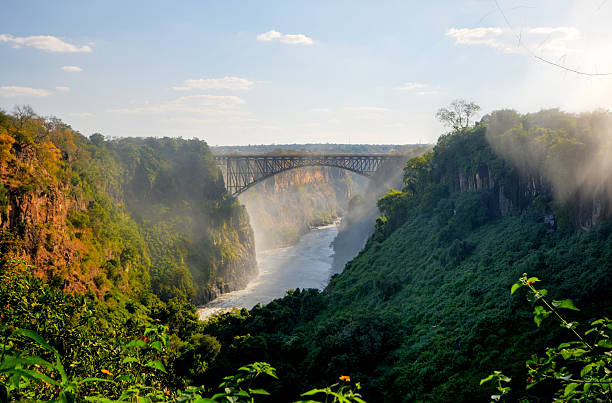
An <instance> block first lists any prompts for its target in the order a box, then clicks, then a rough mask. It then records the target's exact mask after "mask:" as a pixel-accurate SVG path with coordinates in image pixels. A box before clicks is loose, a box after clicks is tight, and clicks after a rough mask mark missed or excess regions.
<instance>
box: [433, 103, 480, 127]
mask: <svg viewBox="0 0 612 403" xmlns="http://www.w3.org/2000/svg"><path fill="white" fill-rule="evenodd" d="M479 110H480V106H478V105H476V104H475V103H474V102H469V103H468V102H466V101H465V99H456V100H454V101H453V102H451V104H450V106H449V107H447V108H440V109H438V112H436V118H438V120H439V121H440V122H442V123H443V124H444V126H447V127H450V128H452V129H453V130H460V129H465V128H466V127H469V126H470V118H472V117H473V116H474V115H476V113H477V112H478V111H479Z"/></svg>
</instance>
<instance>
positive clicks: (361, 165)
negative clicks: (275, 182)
mask: <svg viewBox="0 0 612 403" xmlns="http://www.w3.org/2000/svg"><path fill="white" fill-rule="evenodd" d="M406 159H407V157H406V156H403V155H385V154H374V155H363V154H326V155H315V154H305V155H223V156H215V160H216V161H217V164H218V165H219V166H220V167H221V170H222V172H223V179H224V181H225V187H226V189H227V190H228V192H229V193H230V194H231V195H233V196H238V195H239V194H241V193H242V192H244V191H245V190H247V189H249V188H251V187H252V186H254V185H255V184H257V183H259V182H261V181H263V180H265V179H267V178H270V177H272V176H274V175H276V174H278V173H281V172H285V171H289V170H292V169H296V168H304V167H309V166H324V167H334V168H340V169H344V170H347V171H351V172H354V173H356V174H358V175H362V176H365V177H366V178H370V179H371V178H372V176H373V175H374V173H375V172H376V171H378V170H379V169H380V167H381V166H383V165H384V164H386V163H388V162H390V161H395V162H403V161H405V160H406Z"/></svg>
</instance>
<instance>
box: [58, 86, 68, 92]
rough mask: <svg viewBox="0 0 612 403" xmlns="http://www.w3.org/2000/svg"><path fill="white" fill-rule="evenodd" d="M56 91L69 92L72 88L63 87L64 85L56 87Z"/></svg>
mask: <svg viewBox="0 0 612 403" xmlns="http://www.w3.org/2000/svg"><path fill="white" fill-rule="evenodd" d="M55 89H56V90H58V91H61V92H68V91H70V87H66V86H63V85H60V86H57V87H55Z"/></svg>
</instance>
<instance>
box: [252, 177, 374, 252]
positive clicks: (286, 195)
mask: <svg viewBox="0 0 612 403" xmlns="http://www.w3.org/2000/svg"><path fill="white" fill-rule="evenodd" d="M366 181H367V179H365V178H357V177H356V176H355V175H352V174H350V173H349V172H347V171H344V170H339V169H333V168H326V167H309V168H303V169H293V170H289V171H286V172H281V173H279V174H277V175H274V176H273V177H271V178H269V179H267V180H265V181H263V182H262V183H259V184H258V185H256V186H254V187H253V188H251V189H249V190H248V191H246V192H245V193H243V194H242V195H241V196H240V202H241V203H243V204H244V205H245V206H246V208H247V210H248V211H249V215H250V221H251V225H252V226H253V228H254V229H255V241H256V244H257V248H258V249H261V250H264V249H270V248H276V247H284V246H289V245H291V244H294V243H295V242H297V241H298V239H299V238H300V236H301V235H303V234H305V233H307V232H308V231H309V230H310V229H311V228H312V227H313V226H317V225H324V224H329V223H331V222H333V221H334V220H336V219H337V218H338V217H339V216H341V215H342V214H343V213H344V211H345V209H346V205H347V203H348V200H349V199H350V198H351V196H352V195H353V194H354V193H355V190H356V189H360V188H361V187H362V186H363V185H364V184H365V183H366Z"/></svg>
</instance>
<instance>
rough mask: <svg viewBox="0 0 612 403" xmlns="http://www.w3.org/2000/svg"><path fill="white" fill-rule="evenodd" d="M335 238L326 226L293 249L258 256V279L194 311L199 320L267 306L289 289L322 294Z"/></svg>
mask: <svg viewBox="0 0 612 403" xmlns="http://www.w3.org/2000/svg"><path fill="white" fill-rule="evenodd" d="M337 234H338V227H337V226H336V225H327V226H324V227H319V228H315V229H313V230H312V231H310V232H309V233H307V234H306V235H304V236H302V237H301V238H300V240H299V242H298V243H297V244H295V245H293V246H289V247H287V248H278V249H271V250H267V251H263V252H258V253H257V265H258V267H259V275H258V276H257V277H255V278H254V279H253V280H252V281H251V282H250V283H249V284H248V285H247V287H246V288H245V289H244V290H239V291H233V292H229V293H227V294H222V295H221V296H220V297H219V298H216V299H214V300H212V301H210V302H209V303H208V304H206V305H205V306H203V307H200V308H198V315H199V316H200V319H202V320H205V319H206V318H208V317H210V316H211V315H214V314H215V313H220V312H228V311H230V310H231V309H232V308H249V309H251V308H252V307H253V306H255V305H257V304H267V303H269V302H270V301H272V300H274V299H276V298H281V297H283V296H284V295H285V293H286V292H287V290H289V289H295V288H318V289H319V290H322V289H323V288H324V287H325V286H326V285H327V283H328V282H329V279H330V277H331V275H332V271H331V270H332V269H331V265H332V256H333V249H332V248H331V246H330V243H331V242H332V241H333V240H334V238H335V237H336V235H337Z"/></svg>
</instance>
